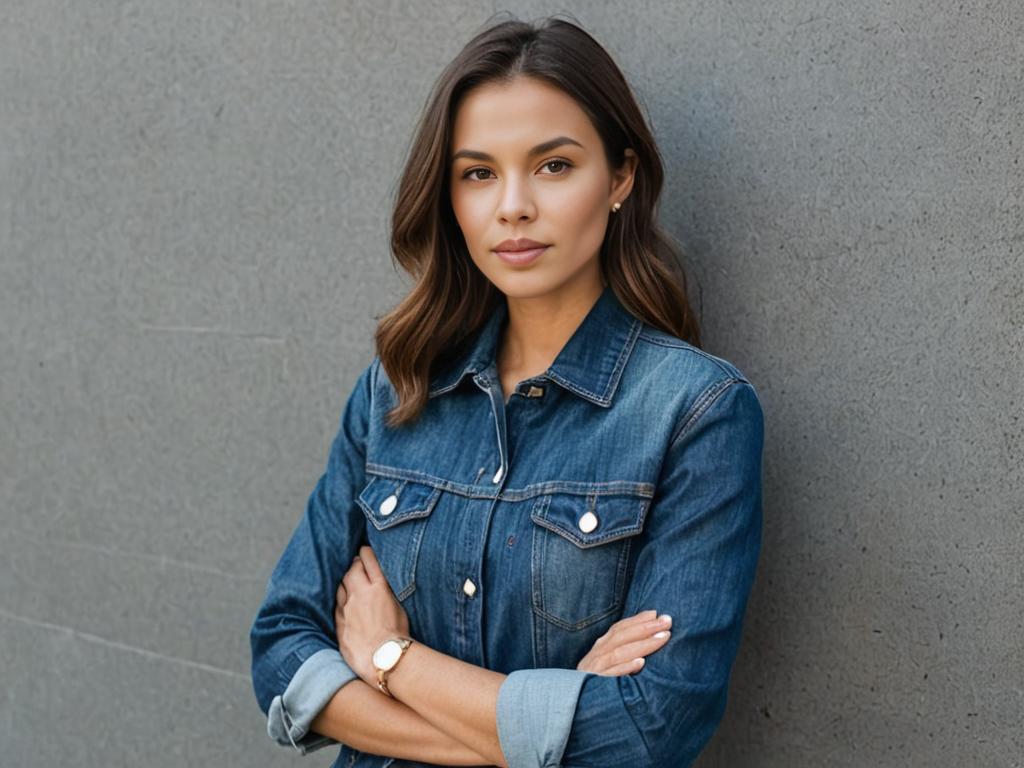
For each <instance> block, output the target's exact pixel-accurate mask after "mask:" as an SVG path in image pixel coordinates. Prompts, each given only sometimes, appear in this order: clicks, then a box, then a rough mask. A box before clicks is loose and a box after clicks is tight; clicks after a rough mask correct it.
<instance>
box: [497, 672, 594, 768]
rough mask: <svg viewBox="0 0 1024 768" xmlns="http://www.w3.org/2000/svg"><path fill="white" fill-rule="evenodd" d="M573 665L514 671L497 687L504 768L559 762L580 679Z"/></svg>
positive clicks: (541, 767) (582, 674) (584, 675)
mask: <svg viewBox="0 0 1024 768" xmlns="http://www.w3.org/2000/svg"><path fill="white" fill-rule="evenodd" d="M592 674H594V673H593V672H584V671H582V670H579V669H555V668H549V669H517V670H514V671H513V672H511V673H509V675H508V676H507V677H506V678H505V680H504V681H503V682H502V684H501V688H499V689H498V712H497V720H498V723H497V725H498V740H499V741H500V743H501V751H502V753H503V754H504V755H505V761H506V762H507V763H508V765H509V768H545V767H546V766H557V765H560V764H561V761H562V753H564V752H565V745H566V743H567V742H568V741H569V731H570V730H571V729H572V721H573V717H574V715H575V714H576V703H577V701H578V700H579V697H580V690H581V689H582V688H583V681H584V680H585V679H586V678H587V675H592Z"/></svg>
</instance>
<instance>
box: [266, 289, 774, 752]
mask: <svg viewBox="0 0 1024 768" xmlns="http://www.w3.org/2000/svg"><path fill="white" fill-rule="evenodd" d="M506 321H507V306H506V305H505V304H504V303H502V304H501V306H500V307H499V308H498V310H497V311H496V312H495V313H494V315H493V316H492V317H491V318H490V319H489V321H488V323H487V324H486V325H485V326H484V327H483V329H482V330H481V332H480V333H479V334H478V335H477V337H476V338H475V339H474V340H473V343H472V344H470V345H469V347H468V348H467V349H466V350H465V351H464V353H463V354H462V355H461V357H457V358H456V359H454V361H452V362H450V363H449V364H447V365H444V366H442V367H441V368H440V370H439V372H438V373H437V374H436V375H435V376H434V378H433V379H432V380H431V383H430V390H429V400H428V405H427V407H426V409H425V410H424V412H423V414H422V416H421V418H420V420H419V421H418V422H417V423H416V424H414V425H406V426H404V427H402V428H398V429H391V428H387V427H386V426H385V425H384V414H385V413H386V412H387V411H388V410H389V409H390V408H391V406H392V405H393V404H394V403H395V402H396V396H395V391H394V389H393V387H392V385H391V383H390V382H389V381H388V379H387V375H386V373H385V371H384V369H383V368H382V367H381V365H380V360H379V358H376V357H375V358H374V359H373V361H372V362H371V363H370V364H369V365H368V366H367V367H366V368H365V369H364V370H363V372H362V374H361V375H360V377H359V379H358V381H357V382H356V385H355V388H354V390H353V391H352V393H351V395H350V396H349V398H348V401H347V403H346V404H345V408H344V410H343V413H342V415H341V420H340V424H339V429H338V432H337V436H336V437H335V439H334V441H333V443H332V445H331V448H330V453H329V456H328V458H327V466H326V470H325V471H324V473H323V475H322V476H321V477H320V479H319V481H318V482H317V483H316V486H315V487H314V488H313V491H312V493H311V494H310V496H309V499H308V502H307V505H306V509H305V514H304V515H303V516H302V518H301V520H300V521H299V523H298V525H297V527H296V528H295V530H294V533H293V534H292V536H291V539H290V541H289V542H288V544H287V546H286V548H285V550H284V552H283V554H282V555H281V558H280V560H279V561H278V563H277V565H276V567H275V568H274V570H273V573H272V574H271V576H270V579H269V581H268V583H267V591H266V596H265V599H264V601H263V603H262V605H261V606H260V608H259V611H258V613H257V615H256V617H255V620H254V621H253V624H252V627H251V632H250V641H251V649H252V680H253V686H254V689H255V692H256V698H257V700H258V702H259V705H260V708H261V709H262V710H263V712H264V713H265V714H267V731H268V733H269V735H270V736H271V737H272V738H273V739H274V740H275V741H277V742H278V743H279V744H282V745H286V746H289V747H291V748H294V749H296V750H298V751H299V752H301V753H302V754H307V753H309V752H311V751H314V750H318V749H321V748H323V747H326V746H328V745H332V744H339V742H337V741H334V740H333V739H330V738H327V737H323V736H320V735H318V734H315V733H312V732H310V731H309V725H310V722H311V721H312V720H313V718H314V717H315V715H316V714H317V713H318V712H319V711H320V709H321V708H322V707H323V706H324V705H325V704H326V703H327V702H328V701H329V700H330V699H331V697H332V696H333V695H334V694H335V693H336V692H337V691H338V689H340V688H341V687H342V686H343V685H345V684H346V683H347V682H349V681H351V680H353V679H356V675H355V674H354V673H353V672H352V670H351V669H350V668H349V667H348V665H347V664H346V663H345V662H344V660H343V659H342V657H341V655H340V654H339V653H338V647H337V643H336V640H335V636H334V620H333V609H334V595H335V589H336V588H337V585H338V584H339V582H340V581H341V577H342V576H343V574H344V573H345V571H346V570H348V567H349V565H350V564H351V562H352V558H353V557H354V556H355V554H356V552H357V550H358V547H359V546H360V545H361V544H363V543H369V544H370V546H371V547H372V548H373V550H374V552H375V553H376V555H377V558H378V560H379V561H380V563H381V567H382V569H383V571H384V574H385V576H386V577H387V579H388V583H389V584H390V585H391V588H392V590H393V591H394V593H395V595H396V597H397V598H398V600H400V601H401V603H402V605H403V606H404V608H405V611H406V613H407V614H408V616H409V622H410V627H411V634H412V636H413V637H414V638H415V639H416V640H419V641H420V642H423V643H426V644H427V645H429V646H430V647H431V648H434V649H435V650H438V651H441V652H442V653H446V654H449V655H451V656H454V657H456V658H459V659H462V660H464V661H466V662H469V663H471V664H476V665H479V666H482V667H486V668H488V669H492V670H496V671H499V672H502V673H505V674H507V675H508V677H507V678H506V679H505V681H504V683H503V684H502V686H501V689H500V692H499V697H498V711H497V728H498V734H499V738H500V742H501V746H502V750H503V752H504V754H505V756H506V759H507V761H508V763H509V765H510V766H513V768H538V767H540V766H543V767H544V768H548V767H551V766H601V767H602V768H604V767H605V766H627V765H628V766H674V767H675V766H687V765H689V764H690V763H691V761H692V760H693V759H694V758H695V757H696V756H697V754H698V753H699V752H700V750H701V749H702V748H703V747H704V745H705V744H706V743H707V741H708V740H709V739H710V737H711V735H712V734H713V732H714V731H715V729H716V727H717V726H718V724H719V722H720V720H721V717H722V714H723V712H724V709H725V705H726V697H727V689H728V685H729V679H730V673H731V668H732V665H733V661H734V659H735V656H736V653H737V650H738V647H739V644H740V637H741V630H742V625H743V617H744V612H745V608H746V604H747V599H748V596H749V593H750V589H751V586H752V583H753V580H754V576H755V571H756V568H757V562H758V557H759V553H760V547H761V525H762V499H761V473H762V472H761V460H762V459H761V456H762V446H763V440H764V417H763V413H762V409H761V404H760V402H759V400H758V396H757V394H756V392H755V390H754V387H753V385H752V384H751V383H750V381H748V380H747V378H746V377H745V376H744V375H743V374H742V373H741V372H740V370H739V369H738V368H737V367H736V366H734V365H732V364H731V363H729V362H727V361H726V360H724V359H722V358H720V357H716V356H714V355H711V354H709V353H707V352H704V351H701V350H699V349H697V348H695V347H693V346H692V345H690V344H687V343H686V342H684V341H682V340H680V339H678V338H676V337H674V336H671V335H669V334H667V333H664V332H662V331H660V330H658V329H656V328H654V327H652V326H650V325H647V324H645V323H644V322H642V321H640V320H639V319H637V318H635V317H633V316H632V315H631V314H630V313H629V312H628V311H627V310H626V309H625V308H624V307H623V306H622V304H621V303H620V302H619V300H618V299H617V298H616V296H615V294H614V292H613V291H612V289H611V287H607V288H606V289H605V291H604V293H603V294H602V295H601V297H600V299H599V300H598V301H597V303H596V304H595V305H594V306H593V307H592V308H591V310H590V312H589V313H588V314H587V316H586V318H585V319H584V320H583V322H582V323H581V325H580V326H579V328H578V329H577V330H576V332H575V333H574V334H573V336H572V337H571V338H570V339H569V341H568V342H567V343H566V345H565V346H564V347H563V348H562V350H561V352H560V353H559V355H558V357H557V358H556V359H555V361H554V362H553V363H552V365H551V366H550V368H548V369H547V370H546V371H545V372H544V373H542V374H540V375H538V376H535V377H533V378H530V379H527V380H524V381H522V382H520V383H519V384H518V385H517V387H516V389H515V391H514V392H512V393H511V395H510V396H509V398H508V401H507V402H506V401H505V400H504V398H503V396H502V391H501V386H500V383H499V380H498V373H497V369H496V366H495V351H496V347H497V344H498V341H499V338H500V334H501V331H502V328H503V327H504V324H505V323H506ZM391 495H395V496H397V499H398V503H397V505H396V506H395V507H394V509H393V511H390V512H389V513H386V511H387V509H388V507H387V505H385V506H384V507H382V506H381V504H382V502H383V501H384V500H385V499H386V498H388V497H389V496H391ZM647 609H655V610H657V611H658V612H659V613H669V614H671V615H672V617H673V624H672V635H671V637H670V639H669V640H668V642H667V644H665V645H664V646H663V647H662V648H660V649H659V650H657V651H655V652H654V653H653V654H651V655H650V656H648V657H647V662H646V664H645V665H644V667H643V668H642V670H641V671H640V672H638V673H635V674H632V675H625V676H620V677H611V676H605V675H597V674H594V673H589V672H582V671H580V670H577V669H576V665H577V663H578V662H579V661H580V659H581V658H582V657H583V655H584V654H585V653H586V652H587V651H588V650H589V649H590V648H591V647H592V646H593V644H594V642H595V641H596V640H597V639H598V638H599V637H600V636H601V635H602V634H604V633H605V632H606V631H607V630H608V628H609V627H611V625H612V624H613V623H614V622H616V621H617V620H619V619H620V618H623V617H627V616H632V615H634V614H636V613H638V612H640V611H643V610H647ZM421 765H426V764H423V763H414V762H411V761H406V760H399V759H395V758H392V757H387V756H379V755H371V754H367V753H362V752H359V751H357V750H355V749H352V748H350V747H348V746H347V745H340V751H339V755H338V758H337V760H336V762H335V763H334V766H336V767H337V768H342V767H349V766H359V767H360V768H363V767H365V768H370V767H371V766H372V767H373V768H386V767H387V766H393V767H394V768H410V767H411V766H421Z"/></svg>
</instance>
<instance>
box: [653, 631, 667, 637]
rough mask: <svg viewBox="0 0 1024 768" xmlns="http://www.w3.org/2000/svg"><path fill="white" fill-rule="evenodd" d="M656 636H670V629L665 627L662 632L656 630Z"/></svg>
mask: <svg viewBox="0 0 1024 768" xmlns="http://www.w3.org/2000/svg"><path fill="white" fill-rule="evenodd" d="M654 636H655V637H668V630H665V629H663V630H661V632H655V633H654Z"/></svg>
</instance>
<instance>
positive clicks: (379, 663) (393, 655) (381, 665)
mask: <svg viewBox="0 0 1024 768" xmlns="http://www.w3.org/2000/svg"><path fill="white" fill-rule="evenodd" d="M401 655H402V646H400V645H399V644H398V641H397V640H385V641H384V642H383V643H381V644H380V645H379V646H378V647H377V650H376V651H374V652H373V665H374V666H375V667H377V668H378V669H384V670H387V669H391V668H392V667H393V666H395V663H396V662H397V661H398V658H399V657H400V656H401Z"/></svg>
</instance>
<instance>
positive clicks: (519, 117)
mask: <svg viewBox="0 0 1024 768" xmlns="http://www.w3.org/2000/svg"><path fill="white" fill-rule="evenodd" d="M626 154H627V156H628V157H627V163H626V165H625V168H624V169H623V170H622V171H620V172H618V173H615V172H613V170H612V169H611V168H610V167H609V165H608V162H607V160H606V159H605V156H604V149H603V147H602V145H601V139H600V137H599V136H598V134H597V131H596V129H595V128H594V126H593V124H592V123H591V122H590V119H589V118H588V117H587V115H586V113H585V112H583V110H582V109H580V107H579V106H578V105H577V104H576V102H575V101H574V100H573V99H572V98H571V97H570V96H568V95H567V94H565V93H564V92H563V91H561V90H559V89H558V88H555V87H554V86H551V85H548V84H547V83H543V82H541V81H538V80H535V79H532V78H528V77H519V78H516V79H515V80H514V81H513V82H511V83H502V84H495V83H488V84H485V85H481V86H478V87H476V88H474V89H473V90H471V91H469V92H468V93H466V94H465V95H464V97H463V99H462V102H461V103H460V104H459V106H458V108H457V111H456V114H455V121H454V127H453V135H452V146H451V147H450V148H449V158H450V166H449V171H450V174H451V177H450V178H451V185H450V189H451V202H452V208H453V210H454V212H455V218H456V220H457V221H458V224H459V227H460V229H461V230H462V234H463V237H464V238H465V240H466V246H467V247H468V248H469V253H470V256H471V257H472V259H473V262H474V263H475V264H476V265H477V267H478V268H479V269H480V271H481V272H483V274H484V275H485V276H486V277H487V278H488V279H489V280H490V281H491V282H492V283H494V285H495V286H496V287H497V288H498V289H499V290H500V291H501V292H502V293H504V294H505V295H507V296H509V297H517V298H527V297H535V296H540V295H544V294H549V293H553V292H561V291H566V290H569V291H576V290H587V291H595V286H600V285H601V270H600V264H599V261H598V252H599V250H600V248H601V243H602V241H603V240H604V235H605V230H606V229H607V226H608V217H609V216H612V215H617V214H613V213H611V207H612V205H613V204H614V203H616V202H623V201H624V200H625V198H626V195H628V194H629V191H630V189H631V188H632V183H633V168H634V167H635V160H636V158H635V154H634V153H633V151H632V150H627V152H626ZM520 238H528V239H530V240H535V241H537V242H539V243H542V244H544V245H546V246H547V248H545V249H544V250H543V251H542V252H541V253H540V255H539V256H537V257H536V258H534V259H533V260H532V261H530V262H529V263H526V264H515V263H509V262H508V261H505V260H503V259H502V258H501V257H500V256H499V255H498V253H497V252H496V251H498V250H501V249H500V248H499V244H501V243H502V242H503V241H504V240H509V239H512V240H515V239H520Z"/></svg>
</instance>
